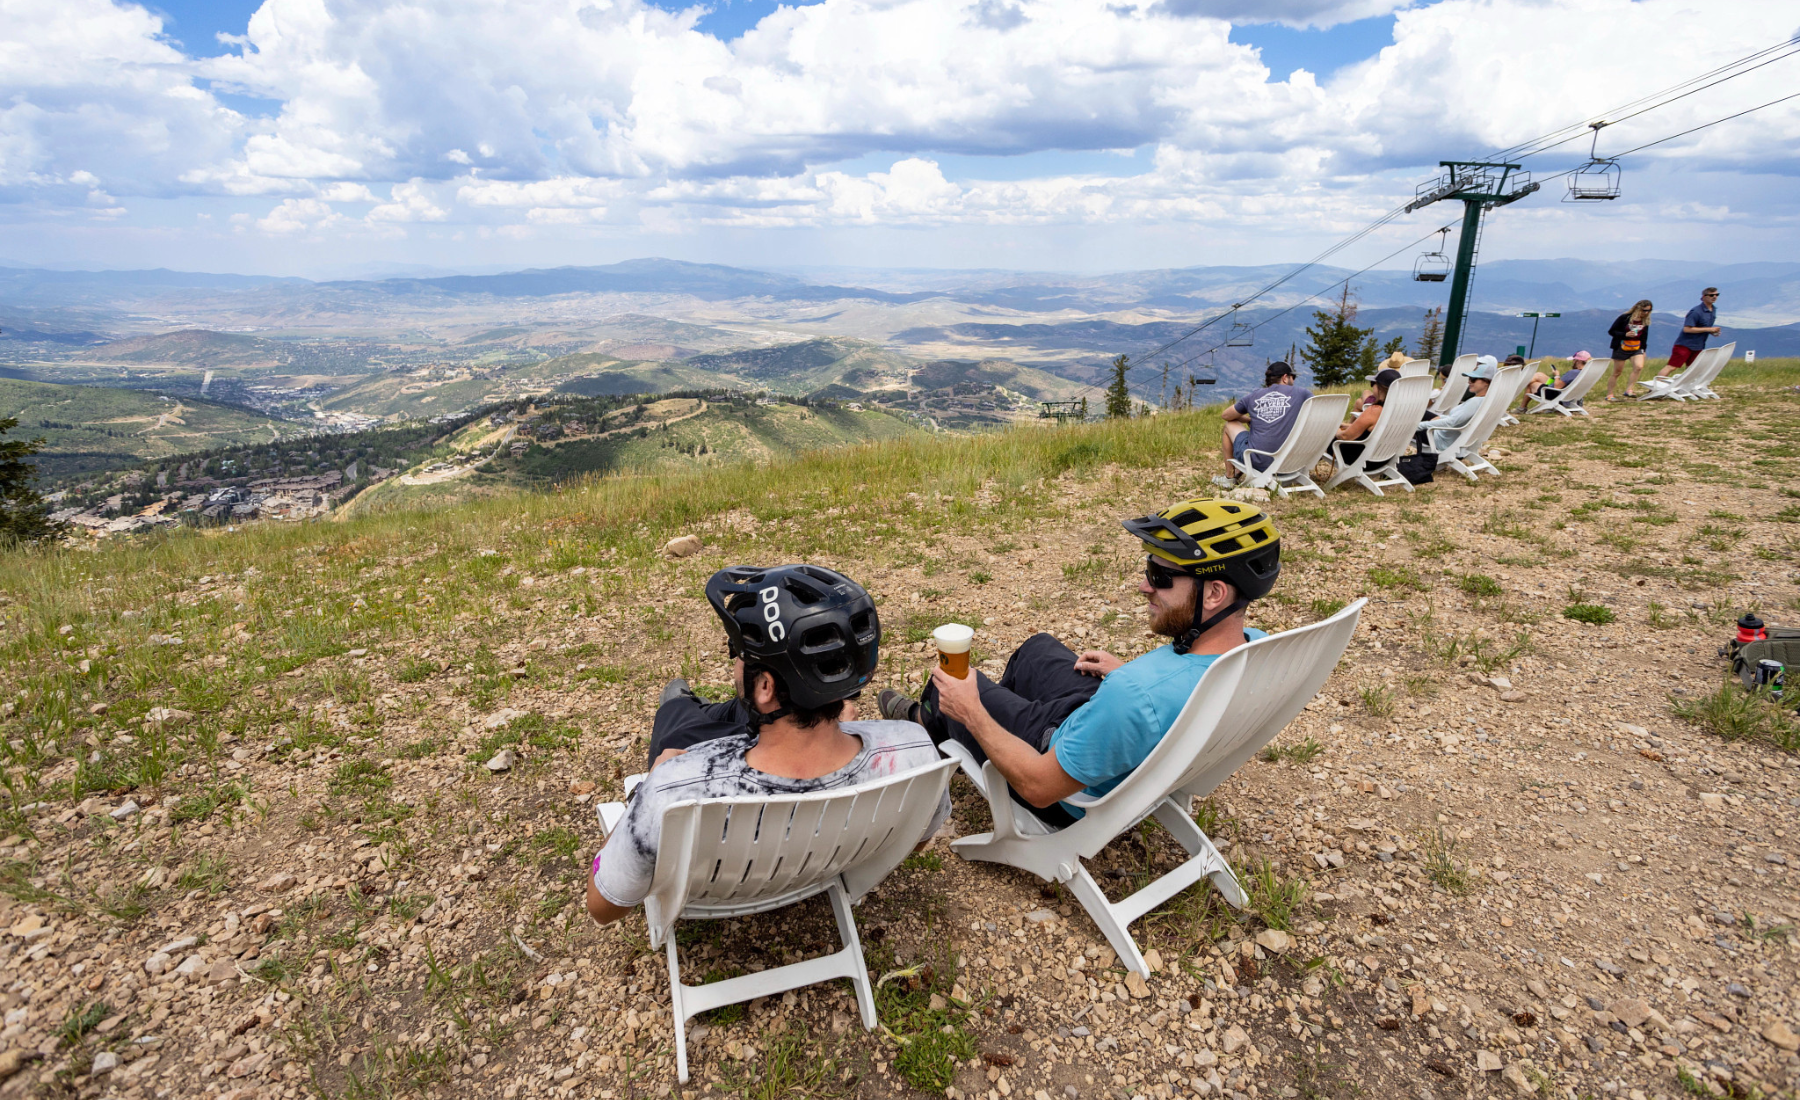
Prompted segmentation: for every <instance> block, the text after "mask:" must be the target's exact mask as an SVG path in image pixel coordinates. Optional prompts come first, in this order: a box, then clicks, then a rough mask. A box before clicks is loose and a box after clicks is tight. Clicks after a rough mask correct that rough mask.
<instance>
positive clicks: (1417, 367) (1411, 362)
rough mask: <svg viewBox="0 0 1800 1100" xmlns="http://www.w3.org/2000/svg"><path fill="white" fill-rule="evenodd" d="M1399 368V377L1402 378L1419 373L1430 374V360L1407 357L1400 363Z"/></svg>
mask: <svg viewBox="0 0 1800 1100" xmlns="http://www.w3.org/2000/svg"><path fill="white" fill-rule="evenodd" d="M1399 370H1400V377H1402V378H1412V377H1415V376H1417V375H1421V374H1430V373H1431V360H1429V359H1408V360H1407V361H1406V362H1404V363H1402V364H1400V367H1399Z"/></svg>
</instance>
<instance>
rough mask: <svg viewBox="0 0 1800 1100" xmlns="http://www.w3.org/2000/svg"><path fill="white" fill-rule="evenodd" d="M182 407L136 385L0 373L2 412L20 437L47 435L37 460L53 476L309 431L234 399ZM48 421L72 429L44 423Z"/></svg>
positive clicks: (185, 403) (186, 401)
mask: <svg viewBox="0 0 1800 1100" xmlns="http://www.w3.org/2000/svg"><path fill="white" fill-rule="evenodd" d="M179 406H180V409H181V410H182V411H181V413H180V416H179V417H175V416H166V414H172V413H174V412H175V410H176V408H177V403H176V402H174V401H164V400H163V399H162V398H160V397H158V396H156V395H155V394H149V393H144V392H141V391H138V390H115V389H106V388H103V387H99V386H58V385H53V384H50V383H47V382H22V381H17V380H12V379H0V415H4V416H16V417H18V418H19V427H18V428H16V429H15V430H14V434H15V435H19V436H23V437H24V438H27V439H30V438H35V437H38V436H42V437H43V439H44V440H45V444H46V446H45V453H44V455H43V456H42V457H41V458H40V460H39V463H40V466H41V468H42V470H43V472H44V474H45V476H48V477H61V476H65V475H67V474H73V473H81V472H85V471H89V470H102V469H114V468H118V467H121V466H129V465H132V464H134V463H136V462H137V461H139V460H141V459H145V458H160V457H163V456H165V455H173V454H183V453H186V452H189V451H198V450H204V449H205V448H208V447H216V446H219V445H221V444H226V443H249V442H263V441H266V440H268V439H270V438H272V436H275V435H279V436H293V435H299V434H301V432H302V431H303V430H304V428H303V427H302V426H301V425H296V424H291V423H289V422H287V421H284V420H275V419H272V418H270V417H266V416H262V415H259V414H257V413H254V412H251V411H249V410H247V409H239V408H236V407H234V406H230V405H218V404H214V403H212V402H206V401H197V400H193V399H183V400H182V401H181V402H180V403H179ZM43 421H49V422H51V423H52V424H67V425H72V427H45V426H43V424H42V422H43ZM159 424H160V426H159ZM109 432H110V433H112V434H110V435H109V434H108V433H109Z"/></svg>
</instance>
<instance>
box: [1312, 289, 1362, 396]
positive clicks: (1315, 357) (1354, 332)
mask: <svg viewBox="0 0 1800 1100" xmlns="http://www.w3.org/2000/svg"><path fill="white" fill-rule="evenodd" d="M1355 320H1356V303H1355V302H1354V301H1353V300H1352V299H1351V295H1350V286H1349V284H1348V283H1346V284H1345V285H1344V292H1343V294H1342V295H1341V296H1340V297H1339V298H1338V304H1337V308H1336V309H1332V310H1323V309H1321V310H1316V311H1314V313H1313V325H1312V326H1309V327H1308V328H1307V330H1306V336H1307V339H1308V341H1309V343H1308V344H1307V345H1306V347H1305V348H1303V349H1301V351H1300V355H1301V357H1302V358H1304V359H1305V360H1306V365H1307V366H1308V367H1310V368H1312V380H1313V385H1315V386H1318V387H1320V388H1330V387H1332V386H1342V385H1345V384H1346V383H1349V382H1352V381H1354V380H1355V379H1356V377H1357V369H1358V367H1360V366H1361V365H1362V360H1363V357H1364V352H1365V351H1366V352H1367V353H1368V356H1369V357H1370V359H1369V365H1370V366H1371V367H1372V366H1373V365H1374V359H1373V356H1374V354H1375V345H1374V341H1373V334H1374V330H1373V329H1361V328H1357V327H1356V326H1355V325H1354V324H1353V323H1352V322H1354V321H1355ZM1365 344H1366V345H1367V346H1366V347H1365Z"/></svg>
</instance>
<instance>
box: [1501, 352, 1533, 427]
mask: <svg viewBox="0 0 1800 1100" xmlns="http://www.w3.org/2000/svg"><path fill="white" fill-rule="evenodd" d="M1541 362H1543V360H1541V359H1533V360H1532V361H1531V362H1529V363H1526V364H1524V367H1525V369H1524V370H1522V371H1520V372H1519V380H1518V383H1517V384H1516V385H1514V386H1513V392H1512V394H1511V397H1510V399H1509V400H1508V401H1507V402H1506V411H1505V412H1504V413H1501V414H1500V426H1501V427H1507V428H1510V427H1513V426H1514V425H1516V424H1518V422H1519V418H1518V417H1517V416H1515V415H1513V406H1514V405H1517V404H1518V403H1519V401H1520V400H1521V399H1522V398H1523V397H1524V395H1525V387H1526V386H1529V385H1531V378H1532V376H1533V375H1535V374H1536V373H1537V369H1538V364H1539V363H1541ZM1495 381H1499V379H1498V378H1496V379H1495ZM1488 392H1489V393H1492V392H1494V391H1493V390H1489V391H1488Z"/></svg>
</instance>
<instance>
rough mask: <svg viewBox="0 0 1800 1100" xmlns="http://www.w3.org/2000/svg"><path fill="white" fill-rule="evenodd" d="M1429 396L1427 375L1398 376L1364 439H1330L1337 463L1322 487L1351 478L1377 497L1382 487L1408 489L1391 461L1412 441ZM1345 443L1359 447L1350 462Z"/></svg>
mask: <svg viewBox="0 0 1800 1100" xmlns="http://www.w3.org/2000/svg"><path fill="white" fill-rule="evenodd" d="M1430 399H1431V378H1430V377H1429V376H1428V375H1423V374H1419V375H1414V376H1413V377H1411V378H1402V379H1400V380H1399V381H1397V382H1395V383H1394V384H1393V385H1391V386H1389V387H1388V395H1387V402H1386V403H1385V404H1384V405H1382V407H1381V419H1379V420H1377V421H1376V422H1375V426H1374V427H1373V428H1371V429H1369V437H1368V438H1367V439H1361V440H1354V441H1345V440H1333V441H1332V444H1331V457H1332V459H1333V460H1334V461H1336V462H1337V472H1336V473H1334V474H1332V475H1331V480H1330V481H1327V482H1326V483H1325V488H1327V489H1333V488H1336V487H1337V486H1339V485H1342V484H1343V483H1344V482H1346V481H1354V482H1356V483H1357V484H1358V485H1361V486H1362V487H1363V488H1365V489H1367V490H1368V491H1369V492H1371V493H1374V494H1375V495H1376V496H1378V497H1379V496H1386V495H1387V494H1385V493H1383V492H1382V491H1381V490H1382V487H1383V486H1394V485H1398V486H1401V487H1403V488H1404V489H1405V490H1406V491H1407V492H1409V493H1410V492H1412V482H1410V481H1408V480H1406V479H1405V478H1403V477H1401V476H1400V474H1399V472H1398V471H1396V470H1395V469H1394V463H1396V462H1398V461H1399V459H1400V456H1401V455H1403V454H1405V453H1406V448H1407V445H1408V444H1410V443H1411V442H1412V437H1413V433H1414V432H1415V431H1418V429H1419V421H1420V419H1421V418H1423V417H1424V415H1425V402H1426V401H1428V400H1430ZM1345 442H1355V443H1356V444H1357V445H1358V446H1360V447H1362V449H1363V450H1362V453H1361V454H1359V455H1357V456H1356V458H1355V460H1353V461H1350V462H1345V461H1344V451H1343V447H1344V443H1345Z"/></svg>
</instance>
